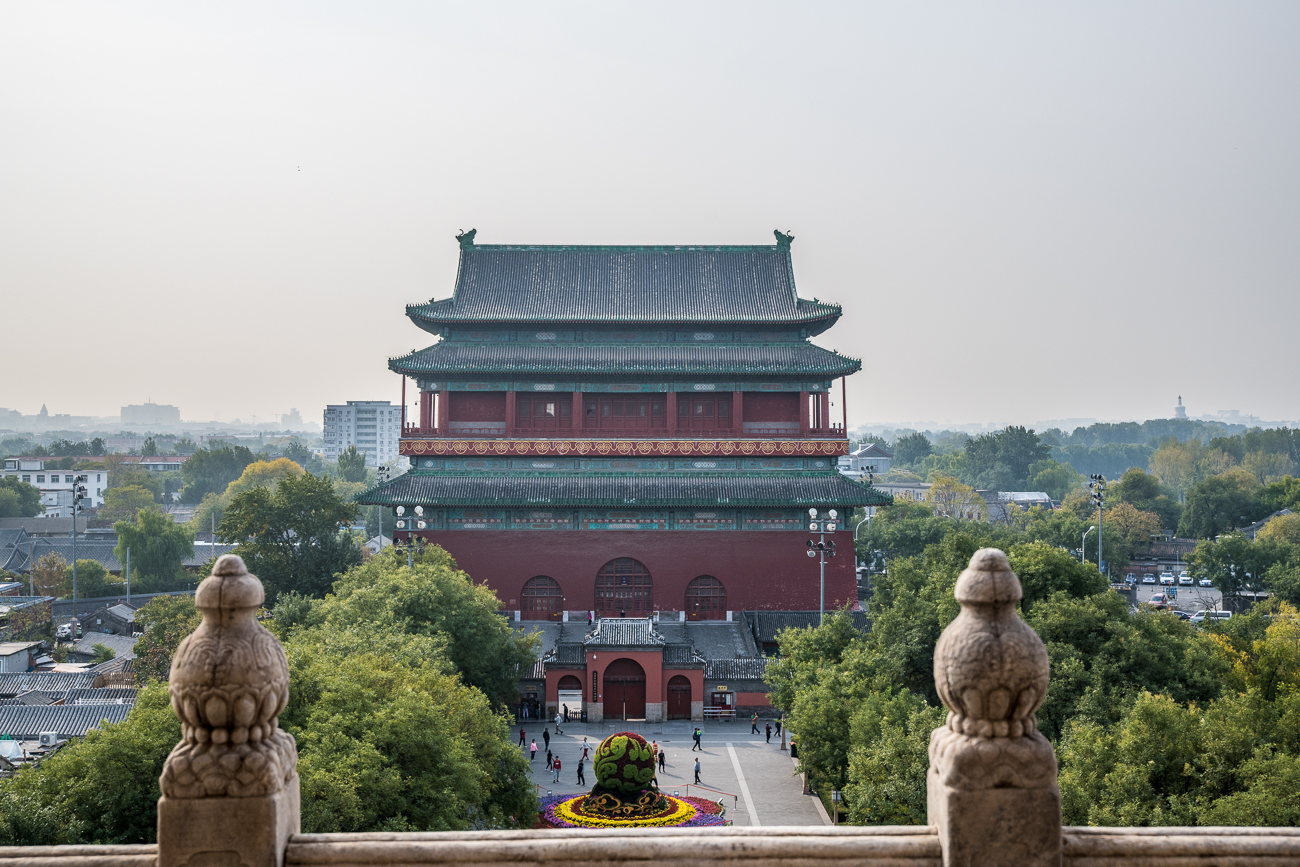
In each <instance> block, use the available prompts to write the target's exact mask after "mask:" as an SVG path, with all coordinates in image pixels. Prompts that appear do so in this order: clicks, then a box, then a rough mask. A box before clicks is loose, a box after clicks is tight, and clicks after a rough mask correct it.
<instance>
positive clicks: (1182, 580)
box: [1178, 572, 1192, 587]
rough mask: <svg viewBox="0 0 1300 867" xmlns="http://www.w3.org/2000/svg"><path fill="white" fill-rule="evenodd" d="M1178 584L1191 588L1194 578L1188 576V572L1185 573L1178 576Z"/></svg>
mask: <svg viewBox="0 0 1300 867" xmlns="http://www.w3.org/2000/svg"><path fill="white" fill-rule="evenodd" d="M1178 583H1179V584H1181V585H1182V586H1183V587H1191V586H1192V576H1191V575H1188V574H1187V573H1186V572H1183V573H1181V574H1179V576H1178Z"/></svg>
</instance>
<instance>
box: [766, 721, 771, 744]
mask: <svg viewBox="0 0 1300 867" xmlns="http://www.w3.org/2000/svg"><path fill="white" fill-rule="evenodd" d="M767 742H768V743H769V744H770V743H771V742H772V724H771V723H768V724H767Z"/></svg>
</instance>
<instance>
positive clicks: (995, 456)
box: [965, 425, 1051, 491]
mask: <svg viewBox="0 0 1300 867" xmlns="http://www.w3.org/2000/svg"><path fill="white" fill-rule="evenodd" d="M965 449H966V461H967V463H968V464H969V465H970V473H971V475H972V477H973V480H972V482H971V484H972V485H974V486H975V487H977V488H985V489H989V490H1001V491H1021V490H1024V488H1025V483H1026V482H1027V481H1028V479H1029V468H1030V467H1031V466H1032V465H1034V464H1036V463H1038V462H1039V461H1042V460H1044V459H1046V458H1047V457H1048V456H1049V454H1050V452H1051V449H1050V448H1049V447H1047V446H1045V445H1043V443H1042V442H1041V441H1040V439H1039V437H1038V435H1037V434H1036V433H1034V432H1033V431H1032V430H1029V429H1027V428H1024V427H1016V426H1014V425H1012V426H1008V427H1006V428H1004V429H1003V430H1000V431H997V432H996V433H991V434H981V435H980V436H977V437H975V438H974V439H969V440H967V441H966V446H965Z"/></svg>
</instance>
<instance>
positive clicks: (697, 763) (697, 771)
mask: <svg viewBox="0 0 1300 867" xmlns="http://www.w3.org/2000/svg"><path fill="white" fill-rule="evenodd" d="M699 781H700V760H699V759H696V760H695V782H697V783H698V782H699Z"/></svg>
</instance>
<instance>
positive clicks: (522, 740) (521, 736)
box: [519, 729, 526, 747]
mask: <svg viewBox="0 0 1300 867" xmlns="http://www.w3.org/2000/svg"><path fill="white" fill-rule="evenodd" d="M525 743H526V741H525V740H524V730H523V729H520V730H519V746H521V747H522V746H523V745H524V744H525Z"/></svg>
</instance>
